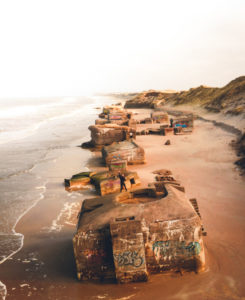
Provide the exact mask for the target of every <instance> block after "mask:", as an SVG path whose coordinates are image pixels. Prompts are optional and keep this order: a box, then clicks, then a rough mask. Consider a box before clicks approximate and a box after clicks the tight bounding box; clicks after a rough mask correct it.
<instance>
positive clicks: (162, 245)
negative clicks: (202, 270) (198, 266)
mask: <svg viewBox="0 0 245 300" xmlns="http://www.w3.org/2000/svg"><path fill="white" fill-rule="evenodd" d="M152 250H153V252H154V254H155V255H156V256H180V255H184V256H194V255H198V254H199V253H200V252H201V250H202V248H201V245H200V244H199V243H198V242H191V243H189V244H188V245H186V242H185V241H182V242H179V241H157V242H155V243H154V244H153V246H152Z"/></svg>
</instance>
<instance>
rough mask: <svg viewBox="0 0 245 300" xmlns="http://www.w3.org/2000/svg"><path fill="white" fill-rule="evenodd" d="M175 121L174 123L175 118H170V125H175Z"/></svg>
mask: <svg viewBox="0 0 245 300" xmlns="http://www.w3.org/2000/svg"><path fill="white" fill-rule="evenodd" d="M173 123H174V120H173V119H172V118H171V119H170V127H173Z"/></svg>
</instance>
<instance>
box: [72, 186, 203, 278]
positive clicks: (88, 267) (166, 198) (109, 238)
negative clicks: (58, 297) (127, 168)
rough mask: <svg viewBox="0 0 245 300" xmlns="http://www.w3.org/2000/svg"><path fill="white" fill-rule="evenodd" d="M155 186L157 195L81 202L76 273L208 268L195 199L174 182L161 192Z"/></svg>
mask: <svg viewBox="0 0 245 300" xmlns="http://www.w3.org/2000/svg"><path fill="white" fill-rule="evenodd" d="M151 190H152V193H155V197H157V201H150V202H144V203H140V202H135V203H123V201H121V200H122V199H123V197H124V194H125V195H126V194H127V193H123V194H120V195H118V194H115V195H107V196H104V197H101V198H93V199H87V200H85V201H84V202H83V204H82V208H81V212H80V216H79V221H78V226H77V232H76V234H75V236H74V238H73V246H74V254H75V260H76V266H77V276H78V279H80V280H88V279H92V280H97V279H99V280H105V279H116V280H117V282H120V283H126V282H134V281H136V282H137V281H146V280H147V279H148V277H149V274H153V273H159V272H181V273H182V272H184V271H195V272H199V271H202V270H204V267H205V256H204V247H203V239H202V222H201V219H200V217H199V215H198V214H197V212H196V210H195V209H194V207H193V205H192V204H191V203H190V201H189V200H188V199H187V198H186V197H185V194H184V193H183V192H180V191H178V190H176V189H175V188H174V187H173V186H172V185H170V184H166V185H165V190H162V195H163V196H162V197H158V196H157V191H156V189H155V191H154V188H151ZM118 197H119V198H118ZM129 198H130V197H129V196H127V197H126V196H125V199H129ZM152 198H154V197H152Z"/></svg>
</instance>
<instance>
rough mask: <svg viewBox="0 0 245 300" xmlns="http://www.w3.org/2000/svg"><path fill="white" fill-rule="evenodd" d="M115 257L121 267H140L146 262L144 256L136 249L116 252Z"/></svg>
mask: <svg viewBox="0 0 245 300" xmlns="http://www.w3.org/2000/svg"><path fill="white" fill-rule="evenodd" d="M114 259H115V261H116V262H117V264H118V266H120V267H121V266H134V267H136V268H138V267H140V266H141V265H142V264H143V262H144V258H143V257H142V256H140V255H139V253H138V252H136V251H125V252H123V253H119V254H114Z"/></svg>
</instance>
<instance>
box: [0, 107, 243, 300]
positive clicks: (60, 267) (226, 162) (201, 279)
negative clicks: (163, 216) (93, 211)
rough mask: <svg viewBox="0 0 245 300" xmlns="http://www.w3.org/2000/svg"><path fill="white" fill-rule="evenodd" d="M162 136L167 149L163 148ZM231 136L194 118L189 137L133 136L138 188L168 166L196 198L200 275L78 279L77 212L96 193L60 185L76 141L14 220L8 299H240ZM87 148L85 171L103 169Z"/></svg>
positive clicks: (74, 165)
mask: <svg viewBox="0 0 245 300" xmlns="http://www.w3.org/2000/svg"><path fill="white" fill-rule="evenodd" d="M139 112H140V110H139ZM167 139H170V141H171V145H169V146H166V145H164V143H165V141H166V140H167ZM232 139H234V135H233V134H231V133H228V132H226V131H224V130H222V129H221V128H217V127H215V126H214V125H213V124H212V123H206V122H202V121H196V122H195V130H194V132H193V134H191V135H183V136H168V137H163V136H157V135H151V136H150V135H148V136H137V139H136V141H137V143H138V144H139V145H141V146H143V147H144V149H145V151H146V159H147V163H146V164H145V165H138V166H130V167H129V170H136V171H137V172H138V174H139V176H140V178H141V181H142V185H144V184H147V183H148V182H149V181H151V180H153V178H154V174H152V171H154V170H156V169H160V168H167V169H170V170H172V172H173V174H174V176H175V178H176V179H177V180H180V181H181V183H182V185H183V186H184V187H185V189H186V194H187V196H188V197H189V198H197V201H198V204H199V208H200V213H201V215H202V218H203V223H204V227H205V230H206V231H207V234H208V235H207V237H204V243H205V253H206V261H207V268H206V271H205V272H203V273H200V274H195V273H184V274H183V276H182V275H180V274H172V275H164V274H158V275H151V276H150V279H149V281H148V282H147V283H132V284H127V285H117V284H115V283H87V282H79V281H77V279H76V270H75V262H74V257H73V249H72V236H73V234H74V232H75V225H76V220H77V219H76V216H77V213H78V211H79V209H80V206H81V202H82V200H83V199H84V198H88V197H91V196H94V195H95V193H94V191H93V190H88V191H84V192H83V194H81V193H78V192H73V193H70V194H69V193H68V192H66V191H65V189H64V186H63V184H62V182H63V179H64V178H67V177H69V176H71V175H72V174H74V173H76V172H78V171H82V170H81V169H79V164H80V160H81V158H82V156H84V152H83V151H84V150H81V149H79V148H76V147H75V144H74V145H72V146H71V147H70V148H68V149H66V150H63V152H62V155H60V156H59V159H58V160H57V161H56V163H55V164H50V165H45V166H44V167H43V169H42V170H40V172H46V173H47V176H49V177H50V178H52V180H51V181H50V183H49V185H48V186H47V191H46V194H45V198H44V199H43V200H42V201H40V202H39V203H38V204H37V205H36V206H35V207H34V208H33V209H31V210H30V211H29V212H28V213H27V214H26V215H25V216H24V217H23V218H22V219H21V221H20V222H19V224H18V225H17V228H16V232H21V233H23V234H24V236H25V240H24V247H23V248H22V249H21V251H19V252H18V253H17V254H16V255H14V256H13V257H12V258H11V259H9V260H7V261H6V262H5V263H4V264H2V265H1V266H0V280H1V281H2V282H3V283H4V284H6V286H7V289H8V296H7V299H121V300H127V299H192V298H195V299H210V300H213V299H245V286H244V282H245V247H244V246H245V234H244V232H245V188H244V186H245V185H244V178H242V177H241V176H239V172H238V171H237V170H236V169H235V166H234V164H233V162H234V161H235V160H236V156H235V153H234V151H233V150H232V149H231V148H230V146H229V142H230V141H231V140H232ZM87 153H88V154H87V155H88V157H87V160H88V164H89V166H90V168H92V167H96V168H97V169H101V168H103V167H102V166H101V159H100V155H98V154H93V155H95V157H92V158H91V155H92V154H91V153H90V152H89V151H87ZM68 194H69V196H67V195H68Z"/></svg>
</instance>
